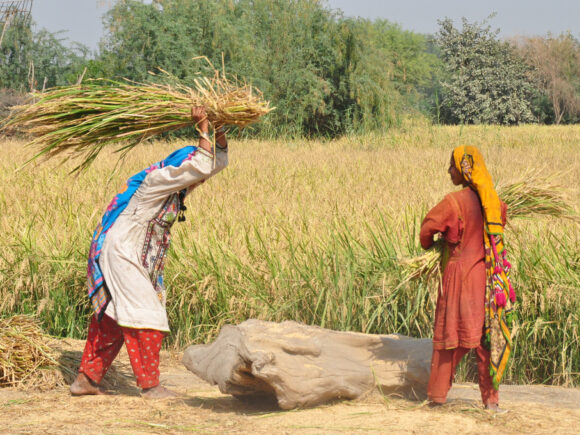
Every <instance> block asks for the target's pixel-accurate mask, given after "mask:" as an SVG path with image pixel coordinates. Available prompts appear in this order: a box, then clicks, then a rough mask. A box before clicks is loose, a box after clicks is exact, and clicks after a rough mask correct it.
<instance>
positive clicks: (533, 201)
mask: <svg viewBox="0 0 580 435" xmlns="http://www.w3.org/2000/svg"><path fill="white" fill-rule="evenodd" d="M565 190H566V189H565V188H564V187H562V186H559V185H557V184H554V183H552V182H551V180H550V177H540V176H531V175H530V174H525V175H524V176H523V177H522V178H521V179H520V180H518V181H515V182H513V183H510V184H505V185H501V186H499V187H498V189H497V193H498V195H499V197H500V198H501V199H502V200H503V201H504V202H505V203H506V205H507V207H508V209H507V219H508V221H509V220H510V219H513V218H519V217H531V216H535V215H544V216H551V217H558V218H567V219H574V220H578V214H577V213H576V211H575V210H574V208H573V207H572V206H570V205H569V204H568V202H567V201H566V199H565V195H564V191H565ZM443 246H444V244H443V242H442V241H438V242H437V243H435V244H434V245H433V246H432V247H431V248H430V249H429V250H428V251H427V252H425V253H424V254H422V255H418V256H416V257H411V258H402V259H400V260H399V265H400V266H401V267H402V269H403V282H407V281H409V280H412V279H418V278H423V279H427V280H428V279H431V278H432V277H436V276H438V275H439V274H440V272H441V268H440V263H441V256H442V252H443Z"/></svg>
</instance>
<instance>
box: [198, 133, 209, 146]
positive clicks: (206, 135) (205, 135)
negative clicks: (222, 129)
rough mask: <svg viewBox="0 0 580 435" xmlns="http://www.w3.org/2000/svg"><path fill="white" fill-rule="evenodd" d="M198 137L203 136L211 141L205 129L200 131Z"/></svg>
mask: <svg viewBox="0 0 580 435" xmlns="http://www.w3.org/2000/svg"><path fill="white" fill-rule="evenodd" d="M199 137H200V138H203V139H205V140H207V141H208V142H209V143H211V137H209V134H207V133H206V132H205V131H200V132H199Z"/></svg>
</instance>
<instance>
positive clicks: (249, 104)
mask: <svg viewBox="0 0 580 435" xmlns="http://www.w3.org/2000/svg"><path fill="white" fill-rule="evenodd" d="M167 78H168V79H169V78H170V76H169V75H167ZM30 98H31V99H30V101H29V103H28V104H25V105H22V106H18V107H16V108H15V109H14V111H13V113H12V115H11V116H10V117H9V118H8V119H7V120H6V121H5V122H4V125H3V126H2V129H4V130H7V129H10V128H15V127H17V128H20V129H23V130H24V131H26V132H28V133H29V134H30V135H31V136H32V137H33V139H32V141H31V142H30V145H32V146H36V147H38V148H39V151H38V153H37V154H36V155H35V156H34V157H33V159H32V160H34V159H36V158H38V157H41V156H44V157H47V158H52V157H55V156H59V157H62V158H63V159H64V160H66V159H68V158H70V157H79V156H80V157H82V159H83V160H82V162H81V163H80V164H79V165H78V166H77V167H76V168H75V171H77V170H82V169H85V168H87V167H88V166H89V165H90V164H91V163H92V162H93V160H94V159H95V158H96V156H97V155H98V154H99V152H100V151H101V150H102V148H103V147H104V146H107V145H109V144H113V143H116V144H118V146H119V148H118V150H119V151H127V150H129V149H131V148H133V147H134V146H136V145H138V144H140V143H141V142H143V141H144V140H146V139H148V138H150V137H153V136H156V135H159V134H161V133H164V132H168V131H172V130H177V129H180V128H183V127H188V126H192V125H194V121H193V119H192V117H191V108H192V107H195V106H204V107H205V109H206V113H207V117H208V119H209V121H210V123H211V124H212V126H213V127H214V128H217V127H221V126H237V127H239V128H244V127H246V126H247V125H249V124H252V123H254V122H257V121H258V120H259V119H260V117H262V116H263V115H265V114H267V113H268V112H270V111H271V110H272V108H271V107H270V105H269V103H268V102H267V101H265V100H264V99H263V97H262V94H261V92H260V91H259V90H258V89H256V88H253V87H252V86H250V85H248V84H245V83H240V82H238V81H237V80H235V79H229V78H227V77H226V76H225V75H223V74H220V73H218V72H216V73H215V75H214V76H213V77H201V76H200V77H198V78H196V79H195V81H194V86H193V87H187V86H184V85H182V84H157V83H134V82H129V81H126V82H119V81H111V80H105V79H95V80H89V81H87V82H86V83H83V84H80V85H75V86H68V87H59V88H53V89H50V90H48V91H45V92H43V93H35V94H33V95H32V96H31V97H30Z"/></svg>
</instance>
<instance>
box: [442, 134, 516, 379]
mask: <svg viewBox="0 0 580 435" xmlns="http://www.w3.org/2000/svg"><path fill="white" fill-rule="evenodd" d="M453 161H454V163H455V167H456V168H457V170H458V171H459V172H461V174H462V175H463V178H464V179H465V181H466V182H467V184H468V185H469V186H470V187H471V188H473V189H474V190H475V191H476V192H477V195H478V196H479V199H480V201H481V206H482V209H483V210H482V211H483V221H484V225H483V226H484V228H483V230H484V231H483V240H484V245H485V267H486V273H487V280H486V288H485V290H486V291H485V342H486V344H487V345H488V346H489V347H490V351H491V358H490V360H491V361H490V373H491V376H492V381H493V385H494V387H495V388H496V389H497V388H499V383H500V381H501V378H502V377H503V374H504V372H505V369H506V367H507V363H508V361H509V357H510V353H511V347H512V341H511V331H510V326H509V323H511V316H512V314H513V303H514V302H515V293H514V290H513V287H512V284H511V282H510V280H509V275H510V269H511V265H510V263H509V262H508V261H507V258H506V251H505V249H504V239H503V224H502V219H501V201H500V199H499V196H498V194H497V192H496V191H495V188H494V187H493V182H492V180H491V176H490V175H489V172H488V171H487V168H486V167H485V162H484V161H483V156H482V155H481V153H480V152H479V150H478V149H477V148H476V147H474V146H469V145H462V146H459V147H457V148H455V149H454V150H453Z"/></svg>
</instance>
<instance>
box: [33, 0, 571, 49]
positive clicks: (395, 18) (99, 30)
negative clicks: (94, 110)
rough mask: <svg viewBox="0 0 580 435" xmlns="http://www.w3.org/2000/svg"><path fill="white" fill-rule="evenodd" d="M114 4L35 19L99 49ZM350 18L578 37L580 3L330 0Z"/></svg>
mask: <svg viewBox="0 0 580 435" xmlns="http://www.w3.org/2000/svg"><path fill="white" fill-rule="evenodd" d="M112 3H113V1H112V0H33V7H32V16H33V19H34V21H35V22H36V23H37V29H38V28H43V27H44V28H46V29H47V30H49V31H51V32H55V31H58V30H65V32H64V33H63V34H62V37H66V38H67V39H69V40H71V41H77V42H81V43H83V44H85V45H87V46H89V47H90V48H92V49H96V48H97V45H98V41H99V40H100V39H101V37H102V36H103V26H102V23H101V17H102V15H103V14H104V13H105V12H106V10H107V8H108V7H109V6H110V5H111V4H112ZM328 5H329V6H330V7H331V8H333V9H341V10H342V11H343V12H344V14H345V15H346V16H361V17H365V18H385V19H388V20H389V21H392V22H396V23H399V24H400V25H401V26H402V27H403V29H406V30H412V31H415V32H421V33H435V32H436V31H437V30H438V25H437V20H438V19H441V18H444V17H450V18H452V19H453V20H454V21H455V22H456V23H457V24H458V25H460V20H461V17H466V18H467V19H468V20H469V21H470V22H473V21H482V20H483V19H485V18H486V17H488V16H489V15H490V14H491V13H492V12H496V13H497V15H496V17H495V18H494V19H493V20H492V21H491V22H490V24H491V25H492V27H493V28H500V29H501V34H500V35H501V36H504V37H508V36H514V35H518V34H520V35H545V34H547V33H548V32H551V33H553V34H556V35H558V34H560V33H562V32H565V31H571V32H572V33H573V34H574V35H575V36H576V37H580V0H551V1H546V0H477V1H472V0H438V1H436V0H328Z"/></svg>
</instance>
